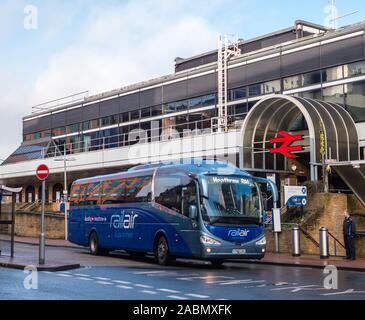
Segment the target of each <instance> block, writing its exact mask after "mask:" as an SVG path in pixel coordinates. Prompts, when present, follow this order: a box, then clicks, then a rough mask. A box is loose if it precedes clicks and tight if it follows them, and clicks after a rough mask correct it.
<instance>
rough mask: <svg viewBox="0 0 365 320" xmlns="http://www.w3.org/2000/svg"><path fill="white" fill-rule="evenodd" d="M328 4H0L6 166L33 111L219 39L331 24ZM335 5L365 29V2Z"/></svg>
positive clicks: (65, 0) (212, 0)
mask: <svg viewBox="0 0 365 320" xmlns="http://www.w3.org/2000/svg"><path fill="white" fill-rule="evenodd" d="M328 3H329V2H328V0H306V1H293V0H271V1H270V0H255V1H253V0H119V1H117V0H103V1H97V0H62V1H61V0H42V1H41V0H27V1H23V0H0V109H1V114H2V116H1V118H0V123H1V128H2V131H1V132H2V134H1V135H0V158H1V159H4V158H6V157H7V156H8V155H9V154H10V153H11V152H13V151H14V150H15V149H16V148H17V147H18V146H19V145H20V143H21V139H22V122H21V118H22V117H23V116H25V115H28V114H30V113H31V106H32V105H35V104H39V103H42V102H45V101H48V100H53V99H56V98H60V97H63V96H66V95H70V94H73V93H77V92H81V91H85V90H89V91H90V94H95V93H100V92H102V91H104V90H112V89H115V88H119V87H121V86H124V85H128V84H132V83H135V82H138V81H143V80H148V79H150V78H154V77H158V76H161V75H165V74H170V73H173V71H174V59H175V57H178V56H179V57H189V56H191V55H195V54H199V53H202V52H204V51H208V50H213V49H215V48H216V39H217V35H218V34H219V33H225V32H228V33H237V34H238V35H239V36H240V38H244V39H249V38H252V37H255V36H260V35H263V34H265V33H269V32H272V31H275V30H279V29H282V28H285V27H288V26H292V25H293V24H294V21H295V20H297V19H304V20H309V21H312V22H315V23H319V24H325V23H328V20H329V18H328V16H329V13H328V8H327V5H328ZM336 6H337V8H338V12H339V13H338V14H339V15H340V16H341V15H344V14H347V13H350V12H353V11H356V10H358V11H359V13H357V14H355V15H353V16H350V17H347V18H344V19H341V20H340V25H346V24H350V23H354V22H358V21H362V20H365V18H364V17H365V2H364V0H337V1H336ZM34 9H37V10H36V11H34ZM34 13H37V14H38V15H37V16H35V15H34ZM34 17H37V19H34Z"/></svg>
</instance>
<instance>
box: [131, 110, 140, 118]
mask: <svg viewBox="0 0 365 320" xmlns="http://www.w3.org/2000/svg"><path fill="white" fill-rule="evenodd" d="M139 118H140V112H139V110H135V111H131V120H139Z"/></svg>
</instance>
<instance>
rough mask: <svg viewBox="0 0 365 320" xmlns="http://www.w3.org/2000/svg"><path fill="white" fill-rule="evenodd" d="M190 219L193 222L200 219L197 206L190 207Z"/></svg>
mask: <svg viewBox="0 0 365 320" xmlns="http://www.w3.org/2000/svg"><path fill="white" fill-rule="evenodd" d="M189 217H190V219H191V220H197V218H198V208H197V207H196V206H193V205H192V206H190V207H189Z"/></svg>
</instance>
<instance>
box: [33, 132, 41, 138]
mask: <svg viewBox="0 0 365 320" xmlns="http://www.w3.org/2000/svg"><path fill="white" fill-rule="evenodd" d="M40 138H41V132H36V133H35V134H34V140H38V139H40Z"/></svg>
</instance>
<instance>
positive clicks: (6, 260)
mask: <svg viewBox="0 0 365 320" xmlns="http://www.w3.org/2000/svg"><path fill="white" fill-rule="evenodd" d="M0 242H2V243H8V244H9V245H8V246H7V247H8V248H7V250H3V251H7V252H5V253H4V252H1V246H0V267H3V268H12V269H20V270H24V268H25V267H27V266H34V267H36V268H37V270H38V271H51V272H55V271H66V270H72V269H78V268H80V264H79V263H78V262H77V261H72V262H71V261H68V260H67V259H66V260H65V259H64V258H62V256H60V257H57V256H55V257H52V258H50V259H46V261H45V263H44V264H39V261H38V256H39V253H38V251H37V250H34V249H35V248H37V249H38V244H39V240H38V239H36V238H26V237H15V243H16V244H25V245H29V246H31V247H32V249H33V250H26V251H23V250H16V252H15V256H14V257H13V258H11V257H10V249H9V246H10V237H9V236H7V235H0ZM47 247H49V248H50V247H56V248H77V247H78V246H77V245H74V244H72V243H70V242H68V241H65V240H53V239H47V240H46V248H47ZM17 249H18V248H17ZM1 253H2V254H1Z"/></svg>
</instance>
